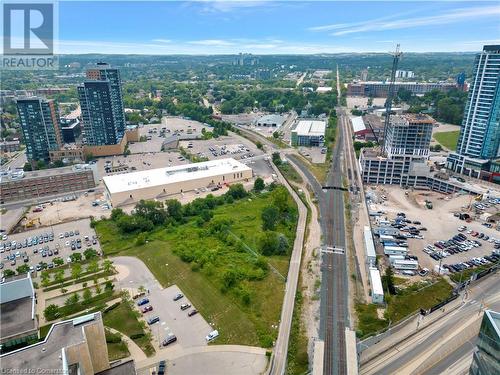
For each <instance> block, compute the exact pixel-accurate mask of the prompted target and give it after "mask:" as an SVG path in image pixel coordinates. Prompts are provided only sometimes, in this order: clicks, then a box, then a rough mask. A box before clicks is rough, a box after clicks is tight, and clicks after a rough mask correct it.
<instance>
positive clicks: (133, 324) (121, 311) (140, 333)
mask: <svg viewBox="0 0 500 375" xmlns="http://www.w3.org/2000/svg"><path fill="white" fill-rule="evenodd" d="M137 314H138V313H137V312H136V311H134V310H132V308H131V307H130V306H129V304H128V303H127V302H122V303H120V305H118V307H116V308H114V309H113V310H109V311H107V312H105V313H104V316H103V320H104V325H105V326H106V327H110V328H114V329H116V330H117V331H119V332H121V333H123V334H124V335H125V336H128V337H130V338H131V339H132V340H133V341H134V342H135V343H136V344H137V345H138V346H139V347H140V348H141V349H142V351H143V352H144V353H145V354H146V355H147V356H148V357H149V356H151V355H153V354H154V353H155V350H154V348H153V346H152V345H151V342H150V338H149V335H148V334H147V333H146V331H145V330H144V328H143V326H142V324H141V322H140V321H139V320H138V319H137ZM114 349H119V348H114Z"/></svg>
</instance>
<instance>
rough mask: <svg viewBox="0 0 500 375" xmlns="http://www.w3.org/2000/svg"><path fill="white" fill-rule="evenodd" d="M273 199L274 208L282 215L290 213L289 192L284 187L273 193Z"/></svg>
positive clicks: (279, 187)
mask: <svg viewBox="0 0 500 375" xmlns="http://www.w3.org/2000/svg"><path fill="white" fill-rule="evenodd" d="M271 199H272V202H273V206H274V207H276V208H277V209H278V211H279V212H280V214H283V213H285V212H288V209H289V205H288V191H287V190H286V188H285V187H284V186H278V187H277V188H276V189H274V190H273V192H272V193H271Z"/></svg>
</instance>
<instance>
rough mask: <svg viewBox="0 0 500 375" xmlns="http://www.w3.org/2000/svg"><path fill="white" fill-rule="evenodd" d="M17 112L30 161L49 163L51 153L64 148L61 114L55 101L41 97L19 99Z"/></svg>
mask: <svg viewBox="0 0 500 375" xmlns="http://www.w3.org/2000/svg"><path fill="white" fill-rule="evenodd" d="M17 111H18V113H19V119H20V122H21V129H22V132H23V136H24V142H25V143H26V156H27V158H28V160H29V161H30V162H31V161H37V160H44V161H49V151H52V150H58V149H59V148H60V147H61V146H62V136H61V128H60V125H59V113H58V110H57V106H56V104H55V102H54V101H53V100H46V99H43V98H39V97H28V98H20V99H17Z"/></svg>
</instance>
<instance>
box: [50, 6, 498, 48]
mask: <svg viewBox="0 0 500 375" xmlns="http://www.w3.org/2000/svg"><path fill="white" fill-rule="evenodd" d="M499 20H500V2H499V1H489V2H480V1H458V2H450V1H442V2H431V1H418V2H410V1H393V2H382V1H365V2H363V1H350V2H342V1H313V2H305V1H288V2H278V1H197V2H177V1H176V2H173V1H153V2H144V1H141V2H134V1H110V2H103V1H87V2H76V1H60V2H59V40H60V41H59V52H60V53H91V52H99V53H141V54H225V53H237V52H250V53H255V54H285V53H299V54H304V53H306V54H307V53H338V52H385V51H388V50H392V49H394V47H395V44H396V43H400V44H401V47H402V49H403V50H404V51H405V52H411V51H415V52H426V51H478V50H480V49H482V45H483V44H500V22H499Z"/></svg>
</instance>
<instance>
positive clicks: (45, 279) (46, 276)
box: [40, 271, 50, 287]
mask: <svg viewBox="0 0 500 375" xmlns="http://www.w3.org/2000/svg"><path fill="white" fill-rule="evenodd" d="M40 278H41V279H42V286H43V287H46V286H48V285H49V282H50V274H49V273H48V272H47V271H42V273H41V275H40Z"/></svg>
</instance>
